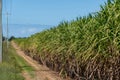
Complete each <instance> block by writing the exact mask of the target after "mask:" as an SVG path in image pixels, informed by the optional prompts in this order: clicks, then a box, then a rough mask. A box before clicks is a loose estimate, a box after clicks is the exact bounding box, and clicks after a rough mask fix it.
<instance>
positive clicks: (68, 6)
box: [2, 0, 107, 37]
mask: <svg viewBox="0 0 120 80" xmlns="http://www.w3.org/2000/svg"><path fill="white" fill-rule="evenodd" d="M11 1H12V2H11ZM106 1H107V0H3V15H2V17H3V19H2V21H3V25H4V26H3V29H4V31H6V30H5V29H6V26H5V24H6V15H5V14H6V13H7V12H8V13H10V14H11V15H10V16H9V19H8V20H9V24H10V25H9V29H10V30H9V33H11V34H12V35H16V31H18V32H17V34H18V35H16V36H18V37H24V36H29V35H31V34H32V33H35V32H39V31H41V30H43V29H45V28H46V29H47V28H49V27H45V26H38V24H39V25H53V26H55V25H58V24H59V23H60V22H61V21H66V20H67V21H71V20H73V19H75V18H76V17H79V16H86V15H87V14H89V13H92V12H97V11H99V10H100V5H103V4H104V3H105V2H106ZM11 24H12V25H11ZM13 24H20V25H22V26H20V25H19V26H18V25H14V27H13ZM23 24H24V26H23ZM33 24H37V26H36V25H34V26H33ZM26 25H27V26H26ZM28 25H29V26H28ZM42 27H44V28H42ZM11 31H12V32H11ZM4 33H6V32H4ZM11 34H10V36H11Z"/></svg>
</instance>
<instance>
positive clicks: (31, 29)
mask: <svg viewBox="0 0 120 80" xmlns="http://www.w3.org/2000/svg"><path fill="white" fill-rule="evenodd" d="M36 31H37V29H36V28H29V29H28V32H30V33H33V32H36Z"/></svg>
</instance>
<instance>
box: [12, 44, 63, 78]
mask: <svg viewBox="0 0 120 80" xmlns="http://www.w3.org/2000/svg"><path fill="white" fill-rule="evenodd" d="M11 44H12V46H13V47H14V48H15V49H16V52H17V54H18V55H19V56H21V57H23V58H24V59H25V60H26V61H27V62H28V63H29V64H30V65H31V66H32V67H33V68H34V69H35V71H34V73H35V76H34V78H33V79H31V78H30V75H29V74H28V73H27V72H23V76H24V77H25V79H26V80H63V79H61V78H60V77H59V75H58V74H57V73H56V72H54V71H51V70H50V69H49V68H47V67H46V66H43V65H40V64H38V63H37V62H36V61H35V60H33V59H32V58H31V57H29V56H27V55H25V54H24V52H23V51H21V50H20V48H19V47H18V46H17V45H16V44H15V43H14V42H11Z"/></svg>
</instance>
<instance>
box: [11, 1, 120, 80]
mask: <svg viewBox="0 0 120 80" xmlns="http://www.w3.org/2000/svg"><path fill="white" fill-rule="evenodd" d="M100 7H101V10H100V11H99V12H96V13H94V14H89V15H88V16H84V17H78V18H76V20H72V21H70V22H67V21H63V22H61V23H60V24H59V25H58V26H55V27H54V28H50V29H47V30H44V31H42V32H39V33H36V34H33V35H31V36H30V37H27V38H15V39H13V41H14V42H15V43H16V44H17V45H18V46H19V47H20V48H21V50H22V51H24V53H25V54H26V55H28V56H30V57H31V58H33V59H34V60H36V61H38V62H39V64H42V65H46V66H47V67H49V68H50V69H51V70H53V71H56V72H58V73H59V75H60V76H62V77H63V78H67V77H70V78H71V79H73V80H120V77H119V76H120V1H119V0H113V1H112V0H108V2H107V3H106V4H105V5H104V6H100Z"/></svg>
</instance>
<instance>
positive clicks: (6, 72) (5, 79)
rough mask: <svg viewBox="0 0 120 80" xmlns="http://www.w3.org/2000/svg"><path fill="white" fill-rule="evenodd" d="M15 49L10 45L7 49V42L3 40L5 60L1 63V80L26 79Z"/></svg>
mask: <svg viewBox="0 0 120 80" xmlns="http://www.w3.org/2000/svg"><path fill="white" fill-rule="evenodd" d="M14 53H15V51H14V50H13V48H12V47H11V46H10V49H9V50H7V47H6V43H5V42H3V62H2V63H0V80H24V78H23V77H22V75H21V68H20V67H19V65H18V64H17V61H16V59H15V57H14V55H13V54H14Z"/></svg>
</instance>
